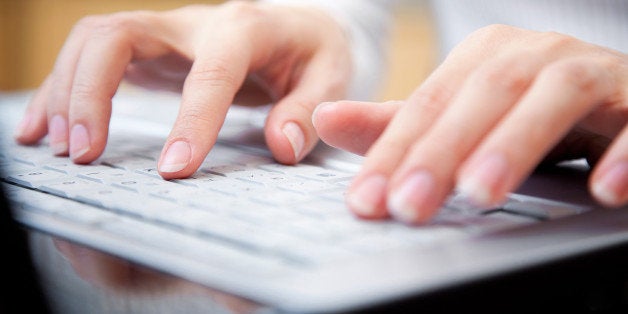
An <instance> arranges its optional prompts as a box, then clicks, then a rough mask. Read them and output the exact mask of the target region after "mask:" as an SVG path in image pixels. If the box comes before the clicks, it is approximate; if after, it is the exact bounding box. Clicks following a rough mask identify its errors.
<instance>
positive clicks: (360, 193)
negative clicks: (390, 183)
mask: <svg viewBox="0 0 628 314" xmlns="http://www.w3.org/2000/svg"><path fill="white" fill-rule="evenodd" d="M386 184H387V180H386V177H384V176H383V175H371V176H369V177H367V178H366V179H364V180H362V182H360V183H359V185H358V186H357V187H356V188H354V189H353V190H352V191H351V192H350V193H349V194H348V195H347V205H349V208H351V209H352V210H353V211H354V212H356V213H357V214H359V215H362V216H372V215H373V214H374V213H375V212H376V211H377V206H378V205H379V204H380V203H381V202H382V200H383V199H384V196H385V193H386Z"/></svg>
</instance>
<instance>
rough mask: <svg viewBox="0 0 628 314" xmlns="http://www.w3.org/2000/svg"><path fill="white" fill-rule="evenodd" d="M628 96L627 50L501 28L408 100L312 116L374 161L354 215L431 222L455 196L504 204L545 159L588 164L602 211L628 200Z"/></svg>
mask: <svg viewBox="0 0 628 314" xmlns="http://www.w3.org/2000/svg"><path fill="white" fill-rule="evenodd" d="M627 95H628V56H627V55H625V54H622V53H620V52H617V51H613V50H610V49H607V48H604V47H599V46H595V45H592V44H589V43H586V42H583V41H580V40H578V39H576V38H572V37H569V36H566V35H562V34H557V33H544V32H534V31H529V30H524V29H519V28H515V27H511V26H505V25H491V26H488V27H485V28H482V29H480V30H478V31H476V32H474V33H473V34H471V35H470V36H469V37H468V38H466V39H465V40H464V41H463V42H461V43H460V44H459V45H458V46H457V47H456V48H455V49H454V50H453V51H452V52H451V53H450V54H449V56H448V57H447V58H446V59H445V61H444V62H443V63H442V64H441V65H440V66H439V67H438V68H437V69H436V70H435V71H434V72H433V73H432V74H431V75H430V76H429V77H428V78H427V79H426V81H425V82H424V83H422V84H421V85H420V86H418V87H417V88H416V90H415V91H414V92H413V93H412V95H410V96H409V97H408V98H407V99H406V100H405V101H401V102H390V103H385V104H378V103H359V102H351V101H341V102H335V103H325V104H321V105H320V106H319V107H318V108H317V110H316V111H315V115H314V117H313V121H314V125H315V127H316V129H317V131H318V133H319V135H320V136H321V139H322V140H324V141H325V142H327V143H328V144H330V145H332V146H335V147H339V148H343V149H346V150H349V151H352V152H355V153H358V154H364V155H366V160H365V163H364V166H363V168H362V169H361V171H360V172H359V174H358V175H357V177H356V178H355V180H354V182H353V183H352V185H351V186H350V188H349V192H348V195H347V204H348V206H349V207H350V208H351V210H353V211H354V212H355V213H356V214H357V215H359V216H361V217H364V218H371V219H375V218H384V217H390V216H392V217H393V218H396V219H398V220H400V221H403V222H407V223H423V222H425V221H427V220H429V219H430V218H431V217H432V216H433V215H434V214H435V213H436V212H437V210H438V208H439V207H440V206H441V205H442V203H443V201H444V200H445V199H446V197H447V196H448V195H450V194H451V193H452V192H454V191H456V192H458V193H460V194H461V195H463V196H466V197H467V198H468V199H469V200H470V201H471V202H474V203H476V204H477V205H481V206H485V205H491V204H495V203H499V202H501V201H502V200H503V199H504V198H505V197H506V195H507V193H509V192H512V191H514V190H515V189H516V188H517V187H518V186H519V185H520V184H521V183H522V181H523V180H525V178H526V177H527V176H528V175H529V174H530V173H531V172H532V171H533V170H534V169H535V168H536V167H537V166H538V165H539V164H540V163H542V162H556V161H558V160H564V159H570V158H577V157H585V158H587V160H588V161H589V163H590V164H591V165H593V166H594V168H593V171H592V173H591V175H590V191H591V193H592V195H593V196H594V197H595V198H597V200H598V201H599V202H600V203H601V204H603V205H606V206H610V207H616V206H621V205H624V204H626V202H627V201H628V128H626V121H628V101H627V99H626V98H627ZM365 130H366V131H365ZM513 143H516V145H513Z"/></svg>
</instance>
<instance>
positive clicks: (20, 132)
mask: <svg viewBox="0 0 628 314" xmlns="http://www.w3.org/2000/svg"><path fill="white" fill-rule="evenodd" d="M32 120H33V115H32V114H29V113H26V114H25V115H24V117H23V118H22V121H20V123H19V124H18V125H17V128H16V129H15V133H14V135H13V137H15V138H20V137H22V136H24V133H26V130H27V128H28V127H29V126H30V124H31V121H32Z"/></svg>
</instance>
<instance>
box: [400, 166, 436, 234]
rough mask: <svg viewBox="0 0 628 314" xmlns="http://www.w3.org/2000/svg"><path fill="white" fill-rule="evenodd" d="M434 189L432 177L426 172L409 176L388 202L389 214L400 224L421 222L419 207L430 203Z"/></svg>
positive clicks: (421, 214)
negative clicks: (400, 222)
mask: <svg viewBox="0 0 628 314" xmlns="http://www.w3.org/2000/svg"><path fill="white" fill-rule="evenodd" d="M434 188H435V181H434V177H433V176H432V175H431V174H430V173H429V172H428V171H426V170H421V171H418V172H415V173H413V174H411V175H409V176H408V177H407V178H406V180H405V181H404V182H403V183H402V184H401V185H400V186H399V188H397V189H396V190H395V191H393V192H392V195H391V197H390V198H389V200H388V210H389V211H390V214H391V215H392V216H393V217H394V218H395V219H397V220H399V221H402V222H407V223H415V222H419V221H421V220H422V218H423V217H422V216H423V213H421V212H420V211H419V210H420V207H421V206H422V205H424V204H430V203H432V200H433V199H432V198H433V193H434Z"/></svg>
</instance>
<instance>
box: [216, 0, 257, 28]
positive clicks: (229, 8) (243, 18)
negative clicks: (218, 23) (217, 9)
mask: <svg viewBox="0 0 628 314" xmlns="http://www.w3.org/2000/svg"><path fill="white" fill-rule="evenodd" d="M222 9H223V12H224V17H225V19H227V20H231V21H238V24H240V25H242V26H256V25H260V22H262V21H264V20H265V19H266V16H267V15H266V12H265V11H264V9H263V7H262V6H260V5H258V4H256V3H254V2H250V1H240V0H237V1H229V2H227V3H225V5H223V7H222Z"/></svg>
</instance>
